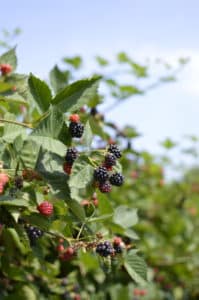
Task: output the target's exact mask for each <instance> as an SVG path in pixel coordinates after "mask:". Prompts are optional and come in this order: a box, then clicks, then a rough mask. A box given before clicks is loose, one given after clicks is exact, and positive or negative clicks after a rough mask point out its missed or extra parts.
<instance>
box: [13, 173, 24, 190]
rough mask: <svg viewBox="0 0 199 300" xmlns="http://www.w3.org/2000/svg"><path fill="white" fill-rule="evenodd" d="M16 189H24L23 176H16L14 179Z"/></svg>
mask: <svg viewBox="0 0 199 300" xmlns="http://www.w3.org/2000/svg"><path fill="white" fill-rule="evenodd" d="M14 183H15V187H16V188H17V189H19V190H20V189H22V187H23V177H22V176H16V177H15V179H14Z"/></svg>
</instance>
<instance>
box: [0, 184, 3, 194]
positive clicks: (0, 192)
mask: <svg viewBox="0 0 199 300" xmlns="http://www.w3.org/2000/svg"><path fill="white" fill-rule="evenodd" d="M3 190H4V185H3V183H2V182H0V194H3Z"/></svg>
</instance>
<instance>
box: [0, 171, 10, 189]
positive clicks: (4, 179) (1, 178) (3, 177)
mask: <svg viewBox="0 0 199 300" xmlns="http://www.w3.org/2000/svg"><path fill="white" fill-rule="evenodd" d="M8 181H9V177H8V175H7V174H5V173H0V183H1V184H3V186H4V185H6V183H8Z"/></svg>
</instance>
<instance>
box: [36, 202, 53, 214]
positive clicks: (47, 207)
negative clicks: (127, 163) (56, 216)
mask: <svg viewBox="0 0 199 300" xmlns="http://www.w3.org/2000/svg"><path fill="white" fill-rule="evenodd" d="M37 209H38V211H39V212H40V214H42V215H44V216H50V215H52V213H53V205H52V203H50V202H48V201H44V202H42V203H41V204H40V205H38V206H37Z"/></svg>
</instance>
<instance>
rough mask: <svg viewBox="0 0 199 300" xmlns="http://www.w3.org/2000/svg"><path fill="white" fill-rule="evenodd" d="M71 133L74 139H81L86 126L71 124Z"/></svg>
mask: <svg viewBox="0 0 199 300" xmlns="http://www.w3.org/2000/svg"><path fill="white" fill-rule="evenodd" d="M69 131H70V134H71V136H72V137H74V138H81V137H82V135H83V132H84V125H83V124H82V123H80V122H79V123H76V122H71V123H70V125H69Z"/></svg>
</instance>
